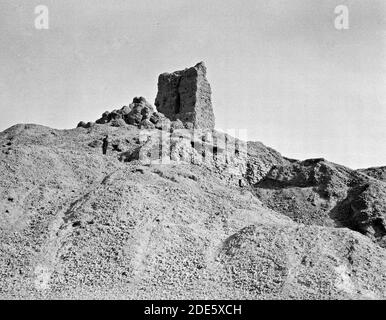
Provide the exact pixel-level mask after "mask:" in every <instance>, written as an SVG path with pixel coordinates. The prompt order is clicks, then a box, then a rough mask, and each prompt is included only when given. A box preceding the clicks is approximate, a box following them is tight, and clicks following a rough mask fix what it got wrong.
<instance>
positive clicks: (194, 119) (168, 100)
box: [155, 62, 215, 129]
mask: <svg viewBox="0 0 386 320" xmlns="http://www.w3.org/2000/svg"><path fill="white" fill-rule="evenodd" d="M211 94H212V90H211V87H210V84H209V82H208V80H207V79H206V67H205V64H204V63H203V62H200V63H198V64H196V65H195V66H194V67H191V68H188V69H185V70H181V71H175V72H173V73H163V74H161V75H160V76H159V78H158V93H157V97H156V100H155V105H156V107H157V110H158V111H159V112H161V113H163V114H164V115H165V116H166V117H168V118H169V119H170V120H172V121H175V120H181V121H182V122H183V123H184V124H187V126H188V127H189V123H190V124H191V125H192V126H193V127H194V128H199V129H214V126H215V118H214V114H213V108H212V99H211Z"/></svg>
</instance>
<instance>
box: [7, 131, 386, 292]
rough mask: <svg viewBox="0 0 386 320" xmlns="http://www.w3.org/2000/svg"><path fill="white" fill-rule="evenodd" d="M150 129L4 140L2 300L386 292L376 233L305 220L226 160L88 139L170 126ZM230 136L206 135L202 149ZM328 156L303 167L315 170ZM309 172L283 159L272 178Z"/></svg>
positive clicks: (19, 135)
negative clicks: (259, 192) (133, 155)
mask: <svg viewBox="0 0 386 320" xmlns="http://www.w3.org/2000/svg"><path fill="white" fill-rule="evenodd" d="M140 132H141V130H139V129H138V128H136V127H133V128H132V129H131V130H127V128H121V127H111V126H101V125H96V126H94V127H93V128H92V130H90V131H86V130H83V129H79V128H78V129H73V130H51V129H49V128H45V127H40V126H16V127H15V128H11V129H9V130H8V131H6V132H5V133H4V132H3V133H0V145H6V144H7V143H8V141H10V140H9V138H13V139H12V146H13V147H14V150H15V154H13V155H10V156H9V158H8V157H3V158H2V159H1V161H0V173H1V175H2V177H3V179H2V180H1V181H0V191H1V192H0V212H1V213H2V214H1V216H0V228H1V232H0V281H1V283H2V285H1V288H0V297H1V298H3V299H6V298H13V299H15V298H23V299H28V298H34V299H53V298H56V299H59V298H73V299H74V298H104V299H106V298H107V299H114V298H122V299H123V298H126V299H132V298H137V299H150V298H151V299H160V298H163V299H165V298H174V299H203V298H212V299H369V298H370V299H384V298H386V296H385V292H386V290H385V286H386V279H385V277H386V266H385V261H386V251H385V249H383V248H382V247H380V246H378V245H377V244H376V243H375V242H372V241H371V238H370V237H365V236H363V235H361V234H360V233H359V232H356V231H351V230H349V229H347V228H336V227H318V226H314V225H310V226H306V225H303V224H298V223H296V222H294V221H292V220H291V219H290V218H288V217H287V216H285V215H283V214H280V213H277V212H275V211H272V210H270V209H268V208H266V207H265V206H264V205H263V204H262V203H261V202H260V201H259V200H258V199H257V198H256V197H254V196H253V194H252V193H250V192H249V191H248V189H246V188H240V187H239V186H238V185H237V184H233V185H232V184H229V181H228V180H227V179H224V174H223V173H221V172H218V171H217V170H216V168H215V167H211V166H206V165H193V164H191V163H190V162H189V161H186V162H185V161H172V162H170V163H169V164H168V165H165V164H155V163H149V164H143V163H142V162H140V161H131V162H127V163H124V162H120V161H117V158H116V157H117V156H118V155H119V154H120V153H119V152H117V153H115V156H107V157H106V156H103V155H102V154H101V152H100V150H96V149H95V148H91V147H89V146H88V144H89V143H90V142H92V141H100V138H101V137H103V136H105V135H108V136H109V138H111V141H112V142H111V144H113V141H114V140H119V141H121V142H122V143H127V145H126V146H125V148H131V149H132V150H135V149H136V148H138V147H140V146H142V145H144V146H145V149H146V148H148V149H147V150H149V151H152V150H153V143H155V142H156V141H157V136H159V135H161V134H169V135H170V133H167V132H162V131H158V130H150V131H149V133H150V132H152V136H151V138H150V139H149V138H146V139H145V135H142V134H140ZM188 134H189V131H188V130H184V131H182V132H178V131H176V132H173V133H172V134H171V135H172V141H180V140H179V139H180V137H181V136H182V139H181V146H182V145H186V147H187V148H188V147H189V148H190V147H191V145H190V143H189V144H187V143H186V142H184V139H188ZM190 134H191V133H190ZM138 137H139V138H138ZM221 137H224V135H223V134H219V135H218V136H213V135H212V136H209V135H208V133H207V132H205V133H203V134H202V135H201V134H199V135H197V139H196V140H195V141H196V142H197V146H195V150H196V152H197V154H198V155H199V154H200V151H197V150H202V149H201V148H202V146H203V143H208V144H209V143H211V144H212V143H213V142H214V141H216V139H220V138H221ZM137 139H138V140H137ZM225 140H226V141H230V140H231V139H230V137H228V138H227V139H225V138H224V139H223V140H221V141H223V142H224V143H225ZM186 141H188V140H186ZM200 141H201V144H200ZM236 141H237V140H236ZM137 142H138V143H137ZM221 143H222V142H221ZM221 143H220V142H219V143H217V145H220V144H221ZM204 145H205V144H204ZM235 146H237V147H235V149H236V148H239V149H240V152H241V153H243V150H242V147H241V146H240V145H239V144H235ZM260 147H261V149H260V150H261V151H263V150H264V148H263V147H262V146H260ZM122 148H123V147H122ZM196 148H197V149H196ZM187 150H190V149H187ZM189 152H190V151H189ZM177 154H178V152H176V155H177ZM184 154H185V153H183V155H184ZM183 157H184V156H183ZM267 157H269V155H267ZM263 159H265V158H264V157H263ZM322 163H323V161H320V162H318V163H314V164H312V165H308V164H307V162H306V163H305V164H303V165H304V166H308V167H312V168H314V169H312V170H315V171H317V168H316V167H317V166H318V164H319V165H320V166H322ZM324 165H325V166H327V165H328V164H324ZM294 170H295V169H294ZM296 170H297V169H296ZM312 170H311V169H310V168H308V169H307V170H306V172H307V174H306V173H304V174H303V173H302V174H301V177H302V178H301V179H300V178H298V177H296V176H295V175H293V174H290V173H288V171H286V170H283V172H286V174H285V177H286V178H285V179H284V177H283V179H282V178H281V176H280V175H278V174H273V173H272V175H270V176H272V177H276V178H278V179H279V180H280V181H282V180H285V181H286V184H287V188H292V187H291V186H289V185H288V183H290V184H291V183H292V184H293V185H295V184H300V185H304V184H305V183H306V182H305V181H311V182H310V183H313V182H312V179H311V180H310V178H309V177H310V175H308V174H309V172H311V171H312ZM291 176H292V177H291ZM307 183H308V182H307ZM297 188H300V187H297ZM302 188H303V187H302ZM363 192H365V190H363V191H362V193H363ZM376 192H379V191H376ZM366 201H369V202H368V203H369V204H370V203H373V201H374V199H372V200H371V199H370V198H369V199H368V200H366ZM381 210H382V209H381Z"/></svg>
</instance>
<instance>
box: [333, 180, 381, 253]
mask: <svg viewBox="0 0 386 320" xmlns="http://www.w3.org/2000/svg"><path fill="white" fill-rule="evenodd" d="M334 216H335V218H336V219H337V220H338V221H339V222H340V224H341V225H342V226H345V227H347V228H350V229H352V230H356V231H358V232H360V233H362V234H364V235H366V236H368V237H370V238H371V239H373V240H374V241H375V242H377V243H378V244H379V245H380V246H382V247H384V248H386V184H385V183H382V182H377V181H373V180H370V181H367V182H364V183H362V184H359V185H356V186H355V187H353V188H351V189H350V190H349V192H348V194H347V197H346V198H345V199H344V200H342V201H341V202H340V203H339V204H338V205H337V207H336V208H335V210H334Z"/></svg>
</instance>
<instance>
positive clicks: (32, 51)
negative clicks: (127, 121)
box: [0, 0, 386, 168]
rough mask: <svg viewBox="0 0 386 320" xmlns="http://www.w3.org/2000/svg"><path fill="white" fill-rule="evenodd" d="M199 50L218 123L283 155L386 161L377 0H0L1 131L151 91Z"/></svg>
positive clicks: (384, 19)
mask: <svg viewBox="0 0 386 320" xmlns="http://www.w3.org/2000/svg"><path fill="white" fill-rule="evenodd" d="M41 4H42V5H46V6H47V7H48V9H49V29H48V30H36V29H35V26H34V20H35V17H36V15H35V13H34V8H35V6H36V5H41ZM341 4H343V5H346V6H347V7H348V8H349V19H350V20H349V29H348V30H340V31H339V30H336V29H335V27H334V20H335V17H336V14H335V13H334V9H335V7H336V6H337V5H341ZM202 60H203V61H205V63H206V66H207V68H208V79H209V81H210V83H211V85H212V90H213V104H214V112H215V116H216V127H217V128H219V129H223V130H227V129H246V130H247V132H248V138H249V139H250V140H258V141H262V142H263V143H265V144H266V145H268V146H271V147H273V148H275V149H277V150H278V151H280V152H281V153H282V154H283V155H285V156H287V157H292V158H298V159H305V158H311V157H324V158H326V159H328V160H330V161H334V162H337V163H341V164H344V165H347V166H349V167H352V168H359V167H369V166H377V165H386V125H385V124H386V91H385V88H386V1H384V0H378V1H377V0H371V1H358V0H355V1H353V0H352V1H344V0H323V1H317V0H312V1H311V0H291V1H289V0H238V1H235V0H39V1H35V0H1V1H0V111H1V114H0V130H4V129H6V128H7V127H9V126H11V125H13V124H16V123H38V124H42V125H47V126H50V127H54V128H72V127H75V126H76V124H77V123H78V122H79V121H80V120H84V121H94V120H95V119H97V118H98V117H99V116H100V114H101V113H102V112H104V111H106V110H111V109H113V108H118V107H121V106H123V105H125V104H129V103H130V102H131V101H132V98H133V97H134V96H140V95H141V96H144V97H146V98H147V99H148V100H149V101H150V102H152V103H154V99H155V96H156V90H157V78H158V74H160V73H162V72H166V71H174V70H179V69H183V68H185V67H189V66H193V65H194V64H195V63H197V62H199V61H202Z"/></svg>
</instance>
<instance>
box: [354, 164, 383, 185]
mask: <svg viewBox="0 0 386 320" xmlns="http://www.w3.org/2000/svg"><path fill="white" fill-rule="evenodd" d="M357 171H358V172H360V173H363V174H366V175H368V176H369V177H372V178H374V179H377V180H380V181H383V182H386V167H375V168H368V169H360V170H357Z"/></svg>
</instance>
